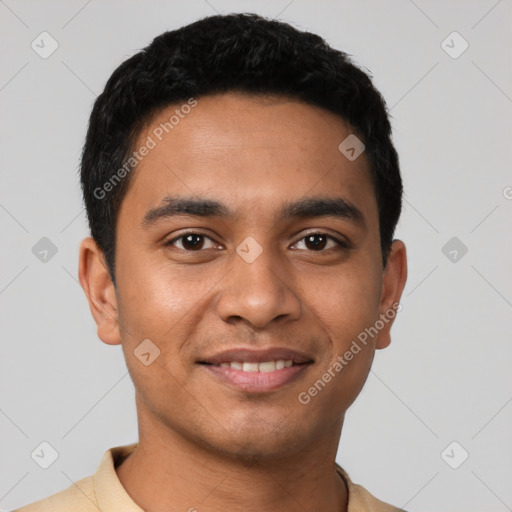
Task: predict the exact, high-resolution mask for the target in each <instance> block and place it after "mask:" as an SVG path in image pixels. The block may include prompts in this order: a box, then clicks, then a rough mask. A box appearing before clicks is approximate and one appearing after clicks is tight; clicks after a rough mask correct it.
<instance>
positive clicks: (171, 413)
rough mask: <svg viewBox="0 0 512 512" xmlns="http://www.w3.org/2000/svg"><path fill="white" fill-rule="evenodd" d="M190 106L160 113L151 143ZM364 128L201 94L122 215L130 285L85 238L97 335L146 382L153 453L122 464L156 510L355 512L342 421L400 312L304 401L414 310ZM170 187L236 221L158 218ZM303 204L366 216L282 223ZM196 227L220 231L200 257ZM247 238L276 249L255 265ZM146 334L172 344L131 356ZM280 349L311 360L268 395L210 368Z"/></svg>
mask: <svg viewBox="0 0 512 512" xmlns="http://www.w3.org/2000/svg"><path fill="white" fill-rule="evenodd" d="M176 107H177V106H176V105H173V106H170V107H168V108H166V109H164V110H162V111H161V112H159V113H158V114H157V115H156V117H155V118H154V119H153V120H152V121H151V124H150V125H149V126H148V127H147V129H145V130H143V132H142V133H141V134H140V137H139V144H137V147H139V146H140V145H141V144H142V143H143V142H144V141H146V139H147V136H148V135H151V133H152V130H153V129H154V128H155V126H158V125H159V123H161V122H163V121H165V120H168V119H169V117H170V115H172V113H173V112H174V110H175V109H176ZM178 107H179V105H178ZM350 133H352V130H351V129H350V126H349V125H348V124H347V123H345V122H344V121H343V120H342V119H341V118H339V117H338V116H336V115H334V114H332V113H330V112H327V111H325V110H323V109H320V108H317V107H313V106H310V105H306V104H304V103H302V102H298V101H295V100H289V99H283V98H279V97H266V98H263V97H256V96H249V95H242V94H235V93H228V94H222V95H217V96H208V97H204V98H199V99H198V104H197V106H196V107H195V108H194V109H192V110H191V112H190V113H189V114H187V116H185V117H184V118H183V119H181V120H180V122H179V124H178V125H176V126H175V127H174V129H173V130H172V132H171V133H169V134H168V135H166V136H165V137H164V138H163V140H162V141H161V142H159V143H158V145H157V146H156V147H155V148H154V149H152V150H151V151H150V152H149V154H148V155H147V156H146V157H144V159H143V160H142V161H141V162H140V163H139V164H138V166H137V169H136V170H135V171H134V175H133V176H132V181H131V183H130V186H129V188H128V192H127V194H126V196H125V198H124V199H123V202H122V204H121V208H120V212H119V217H118V224H117V232H116V281H117V282H116V286H117V288H115V287H114V285H113V284H112V281H111V279H110V276H109V274H108V271H107V267H106V264H105V260H104V257H103V254H102V252H101V251H100V250H99V249H98V247H97V246H96V244H95V243H94V241H93V240H92V239H91V238H86V239H85V240H84V241H83V242H82V244H81V248H80V263H79V277H80V282H81V284H82V287H83V289H84V291H85V294H86V295H87V298H88V300H89V304H90V308H91V312H92V314H93V317H94V319H95V321H96V323H97V326H98V336H99V338H100V339H101V340H102V341H103V342H105V343H107V344H112V345H116V344H122V347H123V351H124V354H125V358H126V363H127V366H128V369H129V371H130V375H131V377H132V379H133V382H134V385H135V389H136V405H137V413H138V422H139V445H138V448H137V450H136V451H135V452H134V453H133V455H131V456H130V457H128V458H127V459H126V460H125V461H124V462H123V463H122V464H121V465H120V466H118V467H117V468H116V471H117V474H118V476H119V479H120V481H121V483H122V484H123V486H124V487H125V489H126V491H127V492H128V494H129V495H130V496H131V497H132V499H133V500H134V501H135V502H136V503H137V504H138V505H139V506H140V507H142V508H144V509H145V510H151V511H160V510H162V511H164V510H166V511H169V510H170V511H178V510H180V511H183V510H189V509H190V508H192V507H194V508H195V509H197V510H199V511H200V512H201V511H203V510H208V511H225V510H230V511H233V510H244V511H267V510H268V511H270V510H272V511H275V510H283V511H304V510H308V511H313V510H315V511H316V510H318V511H320V510H322V511H324V512H325V511H334V510H336V511H340V510H342V511H343V510H346V506H347V490H346V487H345V484H344V482H343V480H342V479H341V478H340V477H339V476H338V475H337V474H336V473H335V471H334V463H335V457H336V452H337V448H338V443H339V439H340V435H341V430H342V426H343V420H344V415H345V411H346V410H347V409H348V407H349V406H350V404H351V403H352V402H353V401H354V399H355V398H356V397H357V395H358V394H359V392H360V391H361V389H362V387H363V385H364V383H365V381H366V378H367V376H368V373H369V370H370V367H371V364H372V361H373V357H374V353H375V350H376V349H382V348H385V347H387V346H388V345H389V343H390V328H391V324H392V321H390V322H388V323H386V324H385V326H384V327H383V328H382V329H381V330H380V331H379V334H378V335H377V336H375V337H374V338H373V339H372V338H370V339H369V341H368V344H367V345H366V346H365V347H362V350H361V352H359V353H358V354H357V355H355V356H354V358H353V359H352V360H351V361H350V363H349V364H347V366H345V367H344V368H343V370H342V371H341V372H339V373H338V374H336V377H335V378H333V379H332V380H331V382H329V383H328V384H327V385H326V386H325V388H323V389H322V390H321V392H319V393H318V394H317V395H316V396H315V397H314V398H312V399H311V401H310V402H309V403H308V404H307V405H303V404H301V403H300V402H299V401H298V399H297V396H298V394H299V393H300V392H303V391H307V390H308V388H310V387H311V385H312V384H313V383H314V382H315V381H316V380H317V379H319V378H320V377H321V376H322V374H323V373H324V372H325V371H326V370H327V369H328V368H329V367H332V365H333V363H334V362H335V361H336V359H337V357H338V356H339V355H342V354H344V353H345V352H346V350H347V349H348V348H349V347H350V345H351V343H352V341H353V340H355V339H356V338H357V336H358V334H359V333H361V332H362V331H364V329H365V328H367V327H369V326H372V325H374V324H375V322H376V321H377V320H378V319H379V315H381V314H384V313H385V312H386V311H388V310H390V309H392V306H393V304H396V303H398V302H399V300H400V296H401V293H402V290H403V288H404V285H405V281H406V273H407V270H406V251H405V246H404V244H403V243H402V242H400V241H394V243H393V246H392V250H391V254H390V256H389V258H388V261H387V265H386V267H385V269H383V268H382V256H381V249H380V237H379V219H378V211H377V204H376V199H375V193H374V189H373V185H372V182H371V180H370V174H369V167H368V161H367V159H366V156H365V154H364V153H363V154H362V155H361V156H360V157H359V158H357V159H356V160H355V161H353V162H351V161H349V160H348V159H347V158H345V156H343V155H342V154H341V153H340V151H339V150H338V145H339V144H340V142H341V141H343V140H344V139H345V138H346V137H347V136H348V135H349V134H350ZM166 195H169V196H173V197H187V198H193V199H199V198H208V199H213V200H216V201H219V202H222V203H224V204H225V205H226V206H227V207H229V208H230V209H232V210H233V211H234V213H235V216H234V217H225V218H218V217H200V216H190V215H180V216H173V217H169V218H164V219H160V220H159V221H158V222H155V223H154V224H153V225H151V226H147V227H144V226H143V225H142V220H143V218H144V216H145V214H146V212H148V211H149V210H151V209H152V208H155V207H158V206H159V205H160V204H161V202H162V200H163V198H164V197H165V196H166ZM306 197H331V198H332V197H340V198H343V199H344V200H345V201H347V202H349V203H350V204H351V205H353V206H355V207H356V208H357V209H359V210H360V212H361V213H362V217H363V220H364V222H357V221H355V220H354V219H349V218H339V217H335V216H322V217H308V218H293V217H292V218H287V219H284V220H280V219H279V217H278V212H279V210H280V208H281V207H282V206H283V205H284V204H285V203H286V202H292V201H297V200H300V199H303V198H306ZM188 231H190V232H199V234H205V235H206V237H205V238H199V241H200V242H201V243H202V245H201V243H200V244H199V246H200V248H199V249H197V248H192V249H191V248H190V245H188V246H187V245H186V243H185V241H184V239H183V238H179V239H178V240H176V239H177V238H178V237H179V236H180V235H181V236H183V235H184V234H186V233H187V232H188ZM312 232H313V233H321V234H324V235H327V236H329V237H334V238H332V239H331V238H328V239H327V242H326V245H325V246H322V244H321V243H320V244H319V245H320V248H318V244H317V245H314V244H308V243H307V239H306V238H305V237H306V236H307V235H309V234H311V233H312ZM247 237H253V238H254V239H255V240H256V241H257V242H258V243H259V245H260V246H261V248H262V253H261V254H260V255H259V256H258V257H257V259H256V260H255V261H254V262H252V263H247V262H246V261H245V260H244V259H243V258H241V257H240V256H239V254H237V252H236V248H237V247H238V246H239V245H240V244H241V242H242V241H244V239H246V238H247ZM336 238H337V239H339V240H341V241H342V242H345V243H348V248H346V247H341V246H339V245H338V244H337V243H336V242H335V239H336ZM173 240H175V241H174V242H172V241H173ZM194 240H195V241H197V238H196V239H194ZM314 240H315V242H318V241H319V239H318V238H316V239H314ZM322 240H323V239H322V238H320V242H321V241H322ZM169 242H171V243H170V244H169V245H165V243H169ZM144 339H150V340H151V341H152V342H153V343H154V344H155V345H156V346H157V347H158V348H159V349H160V356H159V357H158V358H157V359H155V361H154V362H153V363H152V364H150V365H149V366H145V365H144V364H141V362H140V360H139V359H138V358H137V357H135V356H134V353H133V352H134V350H135V349H136V347H137V346H138V345H139V344H140V343H141V341H142V340H144ZM274 346H279V347H288V348H293V349H298V350H301V351H302V352H304V353H306V354H307V355H308V356H309V357H310V358H311V359H312V360H313V361H314V362H313V363H312V364H310V365H309V366H308V367H307V369H306V370H305V371H303V372H302V373H301V374H300V375H299V376H298V377H297V378H296V379H295V380H292V381H290V382H288V383H286V384H285V385H284V386H282V387H280V388H278V389H276V390H274V391H271V392H267V393H248V392H244V391H243V390H240V389H234V388H233V387H231V386H229V385H227V384H225V383H224V382H221V381H220V380H219V379H217V378H216V377H215V376H213V375H211V373H210V372H209V371H207V370H206V369H205V367H204V366H203V365H200V364H198V363H197V361H198V360H201V358H205V357H206V356H208V355H211V354H214V353H216V352H219V351H221V350H225V349H228V348H232V347H237V348H238V347H250V348H268V347H274Z"/></svg>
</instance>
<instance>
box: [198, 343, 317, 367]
mask: <svg viewBox="0 0 512 512" xmlns="http://www.w3.org/2000/svg"><path fill="white" fill-rule="evenodd" d="M280 359H284V360H285V361H288V360H292V361H293V362H294V363H296V364H301V363H312V362H313V359H312V358H311V357H309V356H308V355H307V354H305V353H304V352H301V351H298V350H292V349H289V348H281V347H274V348H266V349H250V348H232V349H229V350H223V351H222V352H217V353H216V354H214V355H212V356H208V357H205V358H202V359H200V360H199V361H198V362H199V363H208V364H220V363H225V362H231V361H239V362H241V363H243V362H247V363H264V362H266V361H277V360H280Z"/></svg>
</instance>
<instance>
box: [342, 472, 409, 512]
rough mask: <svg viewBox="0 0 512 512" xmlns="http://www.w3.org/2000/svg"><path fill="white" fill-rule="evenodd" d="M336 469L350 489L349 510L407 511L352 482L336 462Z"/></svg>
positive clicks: (356, 511)
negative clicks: (385, 501)
mask: <svg viewBox="0 0 512 512" xmlns="http://www.w3.org/2000/svg"><path fill="white" fill-rule="evenodd" d="M336 471H337V472H338V474H339V475H340V476H341V477H342V479H343V480H344V481H345V484H346V486H347V490H348V510H347V512H405V511H404V510H402V509H400V508H397V507H394V506H393V505H390V504H388V503H384V502H383V501H381V500H379V499H377V498H376V497H375V496H373V494H370V493H369V492H368V491H367V490H366V489H365V488H364V487H363V486H361V485H358V484H355V483H354V482H352V480H351V479H350V477H349V476H348V475H347V473H346V472H345V470H344V469H343V468H341V467H340V466H339V465H338V464H336Z"/></svg>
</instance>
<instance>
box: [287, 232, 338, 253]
mask: <svg viewBox="0 0 512 512" xmlns="http://www.w3.org/2000/svg"><path fill="white" fill-rule="evenodd" d="M300 244H303V245H304V247H297V246H298V245H300ZM293 247H295V248H297V249H304V248H305V249H306V250H308V251H315V252H322V251H323V250H324V249H332V248H336V247H337V248H339V249H346V248H347V244H346V243H344V242H342V241H341V240H338V239H337V238H334V237H332V236H330V235H327V234H325V233H310V234H309V235H306V236H305V237H303V238H301V239H300V240H299V241H298V242H296V243H295V244H294V246H293Z"/></svg>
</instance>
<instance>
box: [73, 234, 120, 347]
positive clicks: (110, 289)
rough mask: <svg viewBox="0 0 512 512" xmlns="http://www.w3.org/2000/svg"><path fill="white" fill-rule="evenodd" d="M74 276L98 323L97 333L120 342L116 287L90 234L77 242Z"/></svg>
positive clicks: (110, 340)
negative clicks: (77, 256) (77, 250)
mask: <svg viewBox="0 0 512 512" xmlns="http://www.w3.org/2000/svg"><path fill="white" fill-rule="evenodd" d="M78 277H79V280H80V284H81V285H82V288H83V290H84V292H85V295H86V297H87V300H88V301H89V308H90V310H91V313H92V316H93V318H94V321H95V322H96V325H97V326H98V337H99V338H100V339H101V340H102V341H103V342H104V343H107V344H108V345H118V344H120V343H121V336H120V332H119V322H118V308H117V297H116V291H115V288H114V284H113V283H112V279H111V278H110V274H109V272H108V267H107V265H106V262H105V258H104V255H103V252H102V251H101V249H100V248H99V247H98V245H97V244H96V242H95V241H94V240H93V239H92V238H91V237H87V238H85V239H84V240H83V241H82V243H81V244H80V256H79V264H78Z"/></svg>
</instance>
